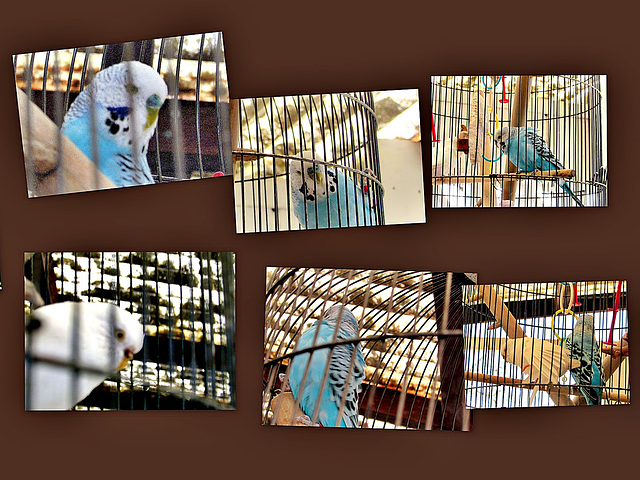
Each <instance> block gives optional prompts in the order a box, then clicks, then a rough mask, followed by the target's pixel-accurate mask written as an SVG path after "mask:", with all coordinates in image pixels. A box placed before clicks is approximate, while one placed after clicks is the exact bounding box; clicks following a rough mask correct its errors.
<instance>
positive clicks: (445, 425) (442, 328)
mask: <svg viewBox="0 0 640 480" xmlns="http://www.w3.org/2000/svg"><path fill="white" fill-rule="evenodd" d="M267 282H268V285H267V299H266V312H265V315H266V317H265V318H266V320H265V345H264V346H265V365H264V390H263V424H265V425H271V424H278V425H289V424H293V421H290V420H288V419H286V418H281V417H280V412H279V410H278V408H279V407H278V404H279V401H277V398H278V397H279V396H282V395H283V394H286V393H287V390H288V389H287V387H286V384H287V380H286V379H287V378H288V377H286V376H287V375H288V366H289V365H290V363H291V361H292V359H294V358H295V357H296V355H299V354H300V352H298V351H297V350H296V345H297V343H298V341H299V338H300V336H301V335H302V333H303V332H304V331H305V330H306V329H307V328H308V327H309V325H310V324H311V323H312V322H313V321H314V320H316V319H318V318H319V317H321V316H322V314H323V313H324V312H325V311H326V310H327V309H328V308H329V307H331V306H332V305H343V306H344V308H345V309H348V310H349V311H351V312H352V313H353V314H354V315H355V317H356V318H357V320H358V322H359V324H360V332H359V337H358V338H353V339H350V342H351V343H355V342H357V343H359V344H360V345H361V347H362V351H363V354H364V361H365V363H366V367H365V377H364V380H363V383H362V391H361V393H360V395H359V398H358V426H359V427H360V428H381V429H390V428H410V429H429V430H430V429H441V430H469V429H470V419H469V416H468V414H467V411H466V410H465V408H464V389H463V379H462V374H463V372H462V367H463V358H462V336H461V335H462V331H461V326H462V323H461V319H462V311H461V308H462V303H461V300H462V297H461V294H462V289H461V285H462V284H466V283H471V281H470V280H469V278H468V277H467V276H465V275H463V274H447V273H432V272H408V271H407V272H399V271H379V270H337V269H335V270H334V269H313V268H269V269H268V273H267ZM320 345H322V346H323V348H327V347H328V348H332V352H333V348H335V345H336V343H335V342H330V343H328V344H327V343H324V342H319V341H318V343H317V344H315V345H313V346H312V347H311V348H312V350H314V349H315V350H317V349H319V348H320ZM327 368H328V366H327ZM351 368H354V367H353V364H352V365H351ZM352 373H353V372H352ZM283 375H284V376H285V377H283ZM283 378H284V382H283ZM283 384H284V385H285V386H283ZM301 388H302V387H301ZM305 413H306V414H307V416H308V417H309V418H310V419H312V420H313V418H312V415H313V412H305ZM324 426H334V425H324Z"/></svg>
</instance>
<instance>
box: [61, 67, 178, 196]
mask: <svg viewBox="0 0 640 480" xmlns="http://www.w3.org/2000/svg"><path fill="white" fill-rule="evenodd" d="M166 98H167V85H166V84H165V83H164V80H163V79H162V77H161V76H160V74H159V73H158V72H156V71H155V70H154V69H153V68H151V67H150V66H148V65H145V64H144V63H140V62H135V61H133V62H122V63H118V64H116V65H112V66H110V67H108V68H105V69H104V70H101V71H99V72H98V73H97V74H96V77H95V78H94V79H93V81H92V82H91V83H90V84H89V86H88V87H87V88H85V89H84V90H83V91H82V93H80V95H79V96H78V98H76V100H75V101H74V102H73V104H72V105H71V108H70V109H69V111H68V112H67V114H66V115H65V117H64V122H63V124H62V129H61V131H62V133H63V134H64V135H66V136H67V137H68V138H69V139H70V140H71V141H72V142H73V143H74V144H75V145H76V146H77V147H78V148H79V149H80V150H82V153H84V154H85V155H86V156H87V157H88V158H90V159H91V160H93V162H94V163H96V164H97V165H98V168H99V169H100V171H101V172H102V173H104V174H105V175H106V176H107V177H109V179H110V180H111V181H112V182H113V183H114V184H115V185H116V186H118V187H126V186H132V185H147V184H152V183H154V182H153V177H152V176H151V170H150V168H149V163H148V162H147V155H146V153H147V147H148V145H149V140H151V137H152V136H153V132H154V131H155V129H156V125H157V123H158V112H159V111H160V107H162V104H163V103H164V101H165V99H166ZM92 105H93V111H94V122H95V123H94V127H95V131H94V132H92V128H91V126H92V119H91V107H92ZM93 136H95V140H96V146H97V152H96V153H97V158H94V155H93V141H92V137H93Z"/></svg>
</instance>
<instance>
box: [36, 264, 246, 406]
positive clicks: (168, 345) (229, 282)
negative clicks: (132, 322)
mask: <svg viewBox="0 0 640 480" xmlns="http://www.w3.org/2000/svg"><path fill="white" fill-rule="evenodd" d="M234 265H235V259H234V254H233V253H226V252H175V253H163V252H91V253H70V252H53V253H43V254H31V255H30V256H29V259H28V261H26V263H25V276H26V277H25V278H27V277H28V278H29V279H30V280H32V281H33V283H34V284H35V285H36V287H37V288H38V290H39V291H40V293H41V295H42V298H43V299H44V302H45V304H52V303H58V302H63V301H82V302H108V303H112V304H115V305H118V306H120V307H122V308H124V309H125V310H127V311H129V312H131V313H132V314H133V315H134V317H135V318H136V319H137V320H138V321H139V322H140V323H141V324H142V326H143V331H144V343H143V348H142V350H140V352H138V353H137V354H136V355H135V356H134V357H133V360H132V361H131V362H130V363H129V365H128V366H127V367H126V369H124V370H120V371H118V372H117V373H115V374H113V375H111V376H109V377H108V378H107V379H106V380H105V381H104V383H103V384H102V385H101V386H99V387H97V388H96V389H94V390H93V392H92V393H91V394H90V395H89V396H88V397H86V398H85V399H84V400H82V401H81V402H80V403H79V404H78V405H76V407H75V409H76V410H133V409H135V410H165V409H173V410H195V409H225V410H226V409H233V408H235V401H236V394H235V273H234V270H235V266H234ZM40 308H44V307H40ZM29 311H30V307H27V303H25V313H28V312H29ZM36 311H37V310H36ZM73 325H76V324H73ZM27 337H28V336H27ZM28 345H29V342H28V341H27V343H26V351H25V358H26V359H29V360H30V361H29V362H25V369H26V371H25V377H26V382H27V385H26V406H27V409H29V388H30V386H29V378H30V375H29V365H30V364H31V363H32V362H35V361H37V362H47V361H48V360H47V358H37V357H36V356H34V355H31V354H30V352H29V348H28ZM77 358H78V357H74V359H77ZM74 362H75V364H76V365H77V360H74Z"/></svg>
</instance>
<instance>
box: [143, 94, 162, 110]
mask: <svg viewBox="0 0 640 480" xmlns="http://www.w3.org/2000/svg"><path fill="white" fill-rule="evenodd" d="M161 105H162V101H161V100H160V97H159V96H158V95H156V94H155V93H154V94H153V95H151V96H150V97H149V98H148V99H147V107H151V108H160V106H161Z"/></svg>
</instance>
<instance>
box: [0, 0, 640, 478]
mask: <svg viewBox="0 0 640 480" xmlns="http://www.w3.org/2000/svg"><path fill="white" fill-rule="evenodd" d="M138 3H139V4H138ZM465 3H471V2H465ZM530 3H531V2H530ZM445 4H448V6H445ZM472 5H473V6H466V5H465V4H464V3H463V2H455V4H454V2H446V1H442V2H439V3H438V5H437V6H433V5H429V4H428V3H427V2H424V1H412V2H408V1H399V0H392V1H389V0H386V1H372V0H370V1H360V2H358V4H357V5H352V4H351V2H347V1H345V0H322V1H319V2H310V3H306V2H303V1H301V0H296V1H286V2H285V1H273V0H261V1H258V0H253V1H251V2H250V3H249V2H241V1H238V0H234V1H229V2H224V3H223V2H219V1H218V2H212V1H209V2H203V1H202V0H199V1H193V0H180V1H178V2H171V1H168V0H150V1H148V2H144V4H143V2H133V1H131V0H127V1H120V0H118V1H115V0H112V1H110V2H98V1H96V2H82V3H78V2H51V1H43V0H32V1H31V2H12V3H11V4H10V5H8V6H6V5H5V6H4V7H3V10H4V12H3V15H2V20H1V22H2V30H1V31H2V42H0V91H1V92H3V98H4V102H2V104H0V111H1V115H0V126H1V129H0V135H1V138H2V145H3V152H2V160H1V162H2V174H1V175H0V271H1V273H2V281H3V283H4V291H3V292H2V293H0V312H1V313H0V318H1V319H2V320H3V327H4V328H3V330H2V335H1V336H0V360H1V362H2V367H3V369H2V371H3V395H1V396H0V425H2V440H0V442H1V443H2V444H1V445H0V452H1V453H0V458H1V459H2V467H1V468H2V470H3V471H4V472H6V473H9V474H10V475H12V477H5V478H14V476H16V477H17V476H18V475H20V477H21V478H22V477H26V478H35V477H36V476H40V475H51V476H53V477H54V478H56V479H58V478H65V479H67V478H76V477H79V476H80V475H82V477H85V478H86V477H87V476H90V477H89V478H113V477H114V476H116V477H121V476H126V477H127V478H140V477H141V476H145V477H148V478H155V477H156V476H159V477H169V476H175V477H178V476H180V477H193V476H196V475H197V476H198V477H202V476H206V477H205V478H216V477H218V478H224V477H227V478H258V476H260V478H262V476H263V475H264V477H276V476H278V477H281V476H284V477H288V478H298V476H302V475H304V477H305V478H327V476H328V475H329V474H330V473H329V472H339V473H340V477H343V476H347V475H349V476H351V477H361V476H362V477H365V478H366V477H374V478H382V477H383V476H393V477H398V478H401V477H403V476H416V477H418V478H421V477H426V476H434V475H438V476H439V478H443V477H444V476H447V475H450V474H455V475H456V476H458V475H461V474H467V475H473V476H476V475H479V476H482V477H487V476H489V475H490V476H491V477H495V476H497V477H498V478H500V477H503V476H507V475H509V476H513V477H516V478H533V477H538V476H541V477H546V476H556V475H558V476H559V474H563V475H569V474H572V475H576V476H578V475H584V474H587V475H588V478H594V477H595V476H596V475H597V476H599V477H601V478H602V477H603V476H604V475H607V476H608V475H612V476H621V477H624V476H626V475H625V474H624V472H625V471H626V472H632V471H634V470H635V472H636V473H637V470H638V469H637V467H636V465H637V457H634V456H632V455H633V454H632V452H633V451H635V450H636V449H635V448H633V447H634V446H635V444H636V441H637V438H638V433H639V432H638V420H639V419H640V409H639V408H637V405H634V406H631V407H617V408H555V409H520V410H518V409H516V410H499V411H483V412H476V413H475V415H474V430H473V432H471V433H470V434H463V433H451V432H449V433H444V432H400V431H364V430H363V431H341V430H338V429H291V428H277V429H276V428H268V427H261V426H260V393H261V373H262V370H261V365H262V325H263V323H262V322H263V309H264V303H263V302H264V270H265V267H266V266H267V265H303V266H324V267H333V266H335V267H370V268H389V269H432V270H446V269H448V270H458V271H460V270H463V271H476V272H478V273H479V279H480V281H482V282H509V281H554V280H556V281H557V280H586V279H591V280H601V279H611V280H613V279H618V278H625V279H627V280H629V288H630V291H631V296H630V301H629V308H630V310H631V311H635V308H636V305H637V302H638V298H640V294H638V295H636V294H634V293H633V292H634V289H635V288H636V285H638V281H639V280H640V272H639V271H638V268H637V267H638V254H637V234H638V221H637V217H638V208H639V207H640V201H639V196H638V195H639V194H638V188H637V180H638V178H640V177H639V174H640V168H639V166H638V165H639V162H638V161H637V156H638V147H637V145H638V117H637V112H638V111H639V109H640V105H639V102H638V94H637V92H638V82H637V79H638V77H639V73H640V72H639V69H640V64H639V63H638V62H637V57H638V25H637V16H636V15H635V14H634V13H632V12H629V11H626V9H620V8H617V7H616V6H615V5H613V4H611V3H607V4H603V3H601V2H593V1H585V2H581V3H580V5H576V6H569V5H567V6H565V5H563V4H562V3H561V2H559V1H557V0H556V1H553V2H546V1H537V2H535V7H534V6H533V3H531V7H530V8H528V7H527V6H526V3H525V2H510V3H508V4H506V3H502V2H489V1H478V2H474V3H473V4H472ZM213 30H222V31H223V32H224V40H225V45H226V55H227V60H228V70H229V84H230V90H231V96H232V97H244V96H264V95H282V94H288V93H317V92H326V91H345V90H372V89H389V88H408V87H419V88H420V95H421V109H422V125H423V131H424V132H425V134H426V135H425V137H427V139H428V138H429V135H428V132H429V125H430V115H429V111H430V110H429V97H430V91H429V77H430V75H432V74H496V75H497V74H514V73H536V74H542V73H604V74H608V75H609V85H610V89H609V92H608V93H609V112H608V115H609V159H610V165H611V167H610V177H609V178H610V185H611V190H610V196H609V205H610V206H609V207H608V208H601V209H582V210H579V209H555V210H552V209H512V210H506V209H503V210H499V209H491V210H489V209H487V210H457V211H456V210H440V211H434V210H432V209H431V208H428V210H427V224H426V225H424V224H423V225H406V226H388V227H380V228H373V229H372V228H362V229H347V230H342V231H335V230H334V231H321V232H284V233H275V234H261V235H236V234H235V233H234V230H235V229H234V217H233V214H234V213H233V208H232V205H233V191H232V181H231V179H230V178H217V179H208V180H200V181H196V182H181V183H176V184H165V185H158V186H148V187H139V188H131V189H123V190H120V191H111V192H94V193H85V194H75V195H66V196H59V197H56V198H41V199H33V200H28V199H27V192H26V187H25V178H24V168H23V163H22V152H21V146H20V140H19V128H18V119H17V107H16V100H15V95H14V91H13V73H12V66H11V57H10V54H12V53H18V52H29V51H35V50H43V49H52V48H62V47H69V46H76V45H88V44H97V43H112V42H118V41H123V40H134V39H143V38H154V37H161V36H173V35H179V34H186V33H198V32H208V31H213ZM423 150H424V162H425V174H424V175H425V184H426V185H427V186H428V185H430V181H429V176H430V173H429V172H430V168H429V167H428V166H429V161H430V160H429V159H430V145H429V142H428V141H427V142H425V144H424V147H423ZM429 193H430V189H429V188H427V194H429ZM427 203H429V202H428V201H427ZM185 232H188V233H185ZM58 249H62V250H82V251H87V250H98V251H99V250H114V249H116V250H118V249H119V250H130V249H131V250H233V251H235V252H237V262H238V263H237V287H238V288H237V292H238V295H237V318H238V323H237V359H238V361H237V373H238V388H237V392H238V403H237V406H238V408H237V410H236V411H235V412H210V413H202V412H199V413H193V412H187V413H182V412H148V413H147V412H136V413H124V412H123V413H115V414H87V415H83V414H74V413H69V414H65V413H62V414H27V413H25V412H23V399H24V395H23V393H22V390H23V383H24V382H23V347H22V335H23V330H22V328H23V327H22V321H21V318H22V300H21V298H22V278H21V275H22V252H23V251H25V250H26V251H40V250H58ZM479 252H482V253H479ZM635 337H636V335H635V332H634V331H632V334H631V342H632V343H633V341H634V340H635ZM635 363H637V362H635ZM636 366H637V365H636V364H634V365H633V367H632V377H635V375H636V373H635V372H636ZM632 382H633V383H635V379H634V378H632ZM634 462H635V465H634ZM322 467H326V468H322ZM329 469H331V470H329ZM249 475H250V476H251V477H249Z"/></svg>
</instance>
